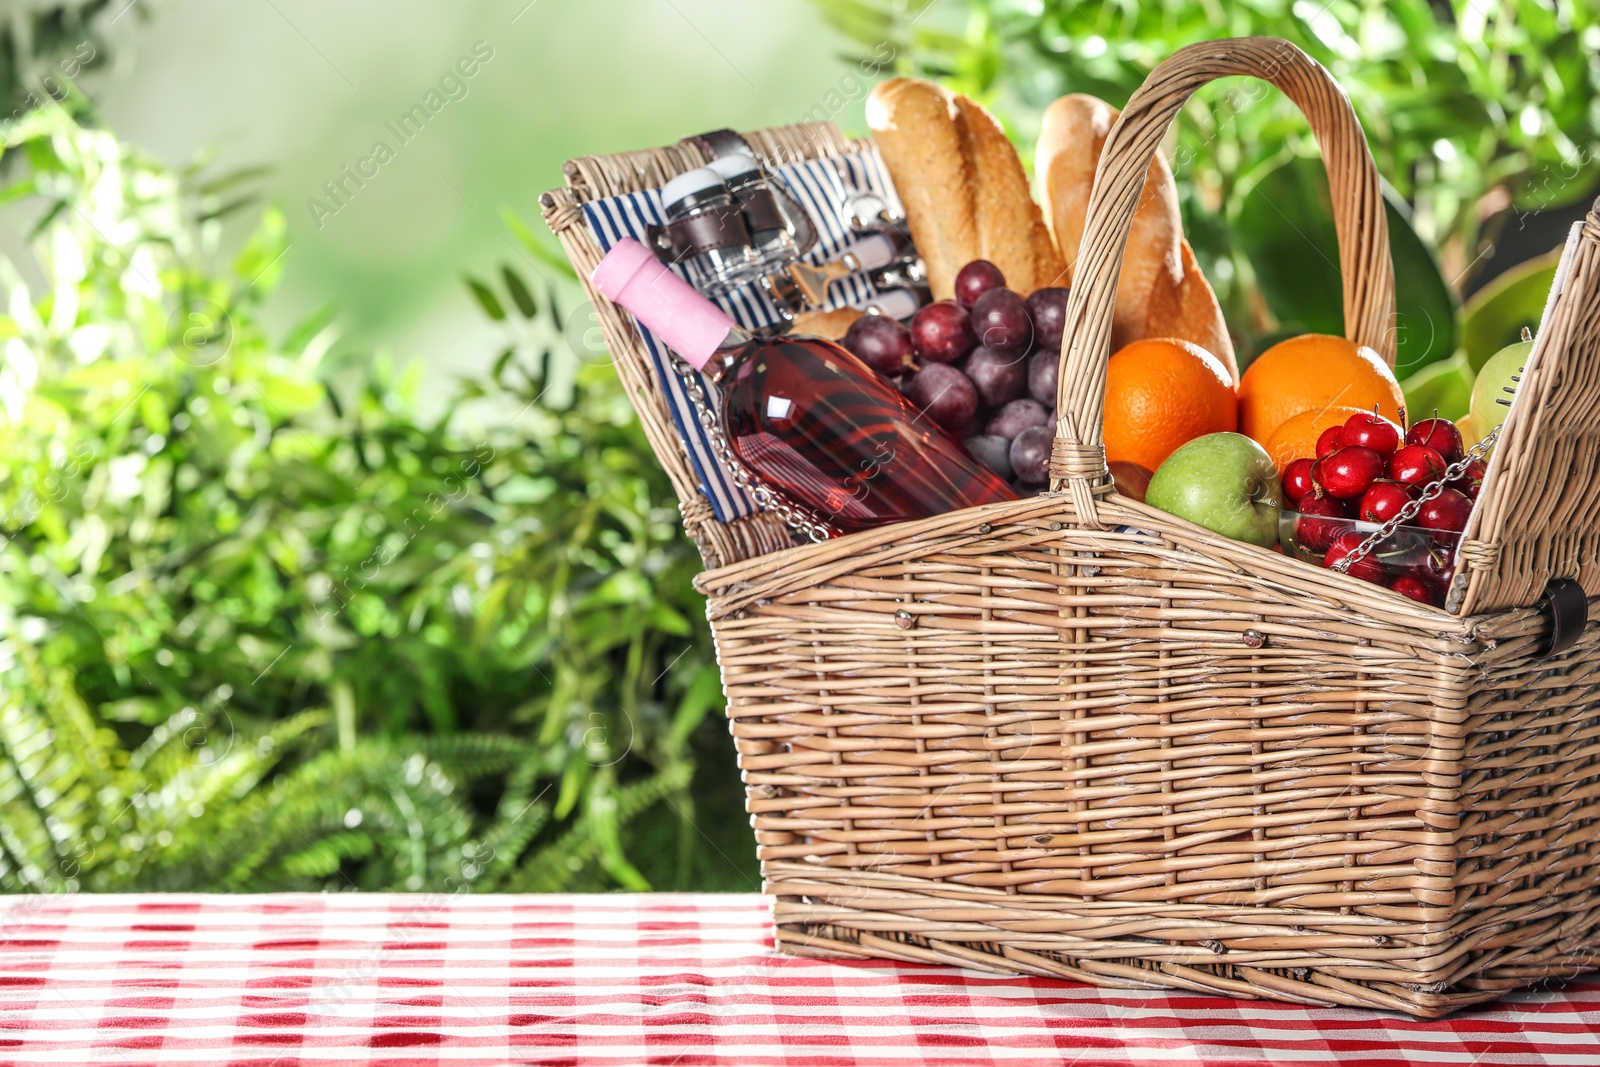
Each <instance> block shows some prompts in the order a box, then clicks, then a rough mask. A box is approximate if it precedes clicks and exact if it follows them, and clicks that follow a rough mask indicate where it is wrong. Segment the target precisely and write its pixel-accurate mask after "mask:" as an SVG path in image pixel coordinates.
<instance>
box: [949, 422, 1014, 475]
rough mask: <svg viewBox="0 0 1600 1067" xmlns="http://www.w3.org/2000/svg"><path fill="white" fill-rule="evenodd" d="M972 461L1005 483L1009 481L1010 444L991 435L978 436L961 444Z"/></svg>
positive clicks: (1001, 438)
mask: <svg viewBox="0 0 1600 1067" xmlns="http://www.w3.org/2000/svg"><path fill="white" fill-rule="evenodd" d="M961 443H962V445H963V446H965V448H966V450H967V452H968V454H969V455H971V456H972V458H973V459H975V460H977V461H978V462H979V463H982V464H983V465H984V466H985V467H988V468H989V469H990V470H992V471H994V472H995V473H996V474H998V475H999V476H1000V477H1002V478H1004V479H1005V480H1006V481H1008V482H1009V481H1010V480H1011V442H1010V441H1007V440H1006V439H1005V438H1004V437H996V436H994V435H993V434H987V433H985V434H979V435H978V436H976V437H969V438H967V439H966V440H965V441H963V442H961Z"/></svg>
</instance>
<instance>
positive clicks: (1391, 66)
mask: <svg viewBox="0 0 1600 1067" xmlns="http://www.w3.org/2000/svg"><path fill="white" fill-rule="evenodd" d="M815 2H816V3H817V4H818V5H819V7H820V8H821V9H822V11H823V12H824V13H825V14H826V15H827V16H828V18H829V19H830V21H832V22H833V23H834V24H835V25H836V26H838V27H839V28H840V29H842V30H843V31H844V32H845V33H846V34H848V35H849V36H850V37H851V38H852V39H853V40H854V41H856V42H857V43H859V44H860V45H861V46H862V47H863V48H864V49H866V50H868V51H870V50H872V49H874V48H876V47H878V46H879V44H880V43H882V42H889V43H890V44H891V45H893V46H894V47H895V49H896V53H897V55H898V56H899V57H900V63H901V66H902V68H903V69H904V70H906V71H908V72H912V73H919V74H923V75H927V76H932V77H937V78H940V79H942V80H944V81H945V82H947V83H948V84H951V85H954V86H956V87H958V88H961V89H963V90H965V91H968V92H970V93H973V94H974V95H976V96H978V97H979V98H980V99H983V100H985V101H986V102H988V103H990V104H991V105H993V106H994V107H995V108H996V109H997V110H998V111H999V112H1000V114H1001V115H1002V116H1003V117H1004V118H1005V119H1006V120H1007V121H1008V124H1009V125H1010V127H1011V132H1012V134H1013V136H1015V137H1016V138H1017V140H1018V142H1019V144H1021V145H1023V146H1025V151H1031V146H1032V144H1033V141H1034V138H1035V135H1036V134H1037V123H1038V116H1039V114H1040V112H1041V111H1042V110H1043V108H1044V107H1045V106H1046V105H1047V104H1048V103H1049V102H1050V101H1052V100H1054V99H1055V98H1056V97H1057V96H1060V95H1062V94H1063V93H1070V92H1087V93H1093V94H1095V95H1096V96H1099V97H1101V98H1103V99H1105V100H1107V101H1109V102H1110V103H1112V104H1114V105H1116V106H1118V107H1120V106H1122V105H1123V104H1124V103H1126V102H1127V99H1128V97H1129V96H1130V95H1131V94H1132V93H1133V91H1134V89H1136V88H1137V87H1138V85H1139V84H1140V83H1141V82H1142V81H1143V80H1144V77H1145V75H1146V74H1147V73H1148V72H1149V70H1150V68H1151V67H1153V66H1155V64H1157V63H1158V62H1160V61H1161V60H1162V59H1164V58H1166V57H1167V56H1168V55H1170V54H1171V53H1172V52H1173V51H1175V50H1176V49H1178V48H1180V47H1182V46H1184V45H1187V44H1191V43H1194V42H1197V41H1207V40H1213V39H1216V38H1220V37H1244V36H1253V35H1268V36H1274V37H1281V38H1285V39H1287V40H1289V41H1291V42H1293V43H1294V44H1296V45H1298V46H1299V47H1300V48H1303V49H1304V50H1305V51H1307V52H1308V53H1310V54H1311V55H1312V56H1313V57H1314V58H1316V59H1317V60H1318V61H1319V62H1321V63H1322V64H1323V65H1325V66H1326V67H1327V68H1328V69H1329V70H1330V71H1331V72H1332V74H1333V75H1334V77H1336V78H1337V79H1338V80H1339V82H1340V83H1341V84H1342V85H1343V86H1344V87H1345V89H1346V91H1347V92H1348V93H1349V95H1350V99H1351V101H1352V103H1353V104H1354V106H1355V109H1356V112H1357V114H1358V116H1359V117H1360V119H1361V122H1362V124H1363V126H1364V127H1365V129H1366V131H1367V136H1368V140H1369V142H1370V144H1371V146H1372V151H1373V155H1374V157H1375V159H1376V161H1377V165H1378V169H1379V171H1380V172H1381V173H1382V175H1383V176H1384V178H1385V179H1387V181H1388V183H1389V184H1390V186H1391V187H1392V189H1391V192H1392V193H1393V196H1392V198H1391V205H1392V207H1393V208H1394V209H1395V210H1392V211H1391V214H1390V222H1391V225H1392V226H1394V227H1395V228H1396V229H1397V242H1396V243H1397V247H1396V259H1397V262H1399V263H1400V264H1401V265H1403V266H1408V267H1409V268H1411V269H1409V270H1407V271H1403V272H1401V274H1400V285H1399V288H1400V293H1399V304H1400V308H1401V311H1402V313H1403V314H1405V313H1406V312H1407V309H1408V307H1409V308H1410V309H1411V313H1410V316H1409V320H1407V319H1403V320H1402V321H1401V323H1400V324H1399V325H1400V328H1401V329H1402V331H1403V333H1402V335H1401V338H1400V342H1401V343H1400V346H1399V347H1400V348H1401V350H1402V351H1401V360H1400V365H1401V367H1402V373H1403V372H1404V371H1405V370H1410V369H1415V368H1418V367H1421V366H1423V365H1424V364H1426V363H1429V362H1431V361H1434V360H1439V359H1445V358H1447V357H1449V356H1450V355H1451V352H1452V350H1453V347H1454V329H1455V324H1454V323H1453V322H1452V321H1428V319H1427V318H1425V316H1426V315H1429V314H1432V315H1438V314H1439V313H1440V312H1439V307H1440V304H1439V292H1440V290H1441V288H1442V283H1441V282H1440V281H1439V280H1438V278H1437V277H1424V278H1421V279H1420V280H1419V279H1418V277H1417V274H1416V273H1415V272H1416V271H1418V270H1420V271H1421V272H1422V273H1423V274H1431V275H1435V276H1437V274H1438V273H1439V272H1438V270H1437V268H1435V269H1434V270H1432V271H1429V270H1428V269H1427V265H1426V262H1425V260H1424V261H1419V260H1418V259H1417V257H1416V256H1415V255H1412V254H1410V253H1411V252H1413V251H1414V249H1405V248H1401V247H1400V245H1401V244H1410V243H1411V241H1410V239H1409V238H1408V237H1407V236H1406V235H1405V233H1404V232H1403V231H1404V229H1405V227H1406V225H1407V224H1409V226H1410V227H1411V228H1414V230H1415V232H1416V235H1417V237H1418V238H1420V241H1419V242H1417V246H1418V247H1420V248H1422V249H1423V250H1424V256H1425V255H1426V249H1430V248H1431V249H1434V250H1436V252H1437V253H1438V255H1439V257H1440V259H1441V261H1442V263H1443V279H1444V281H1446V282H1448V283H1449V287H1450V288H1451V289H1453V290H1455V291H1456V292H1457V293H1459V292H1460V287H1461V286H1463V285H1465V284H1466V283H1467V282H1468V281H1469V280H1470V279H1471V277H1472V275H1471V271H1472V269H1473V266H1474V264H1475V263H1476V262H1477V261H1478V258H1479V254H1480V252H1481V251H1482V248H1483V244H1484V242H1485V241H1492V240H1493V239H1494V237H1495V234H1494V232H1493V227H1494V226H1498V225H1504V224H1505V223H1506V222H1507V221H1508V220H1511V221H1514V220H1515V217H1516V216H1515V212H1516V211H1527V210H1538V209H1543V208H1551V207H1558V206H1561V205H1563V204H1567V203H1572V202H1575V201H1577V200H1579V199H1581V198H1582V197H1584V195H1585V194H1588V193H1591V192H1592V189H1593V186H1594V184H1595V179H1596V176H1597V174H1600V171H1597V168H1596V167H1595V166H1594V162H1595V158H1596V153H1597V150H1600V10H1597V9H1596V8H1595V7H1594V6H1593V5H1591V4H1586V3H1583V2H1581V0H1507V2H1505V3H1495V4H1486V3H1481V2H1479V0H1449V2H1444V0H1438V2H1429V0H1332V2H1329V3H1323V2H1320V0H1318V2H1315V3H1308V2H1302V0H1224V2H1214V3H1192V2H1189V0H1153V2H1137V0H1117V2H1109V0H1082V2H1080V0H962V2H959V3H941V4H931V3H928V2H927V0H913V2H911V3H906V2H903V0H815ZM1184 115H1185V118H1184V119H1183V120H1181V121H1180V122H1178V123H1177V124H1176V125H1177V132H1176V139H1175V143H1174V145H1173V146H1172V147H1173V158H1174V170H1175V172H1176V175H1177V178H1178V182H1179V191H1180V196H1181V198H1182V205H1183V211H1184V225H1185V230H1186V232H1187V234H1188V236H1189V238H1190V241H1191V243H1192V244H1193V245H1194V247H1195V253H1196V255H1197V257H1198V258H1199V260H1200V262H1201V266H1202V267H1203V268H1204V270H1205V271H1206V274H1207V277H1208V278H1209V279H1210V280H1211V282H1212V283H1213V285H1214V286H1215V287H1216V289H1217V291H1218V295H1219V297H1220V298H1221V299H1222V301H1223V308H1224V311H1225V312H1226V314H1227V316H1228V321H1229V324H1230V326H1231V327H1232V328H1233V329H1234V330H1235V331H1236V332H1237V333H1238V334H1239V335H1240V337H1241V340H1242V345H1241V348H1242V350H1243V352H1244V353H1245V354H1246V355H1247V356H1248V355H1249V354H1252V353H1253V352H1255V351H1258V350H1259V348H1260V347H1261V344H1262V343H1264V342H1265V341H1266V340H1269V339H1270V338H1271V337H1272V336H1273V335H1274V334H1276V333H1277V332H1278V331H1280V330H1287V331H1294V332H1298V330H1300V329H1301V328H1306V327H1309V328H1324V324H1323V321H1322V320H1324V319H1325V318H1326V315H1325V310H1326V306H1327V302H1328V301H1327V297H1328V293H1327V292H1326V290H1327V289H1328V288H1329V287H1330V284H1334V285H1335V288H1334V293H1333V295H1334V296H1335V298H1336V296H1337V289H1336V272H1335V282H1334V283H1330V280H1329V278H1328V277H1327V276H1326V275H1327V272H1325V271H1324V272H1320V273H1319V272H1316V271H1306V270H1304V269H1303V268H1304V266H1305V264H1306V263H1308V262H1313V261H1314V260H1315V258H1316V257H1318V256H1327V255H1329V253H1330V251H1331V249H1330V247H1329V246H1328V245H1327V243H1326V239H1325V238H1322V239H1315V238H1313V237H1312V236H1310V231H1311V230H1315V229H1319V228H1322V227H1323V224H1324V221H1325V220H1326V219H1328V218H1329V215H1328V208H1327V205H1326V204H1325V203H1323V202H1320V201H1319V199H1318V194H1317V192H1316V190H1314V189H1311V190H1305V192H1306V196H1305V197H1303V198H1301V199H1303V200H1304V201H1305V202H1304V203H1301V202H1300V200H1298V199H1297V200H1296V201H1295V206H1296V207H1297V208H1300V209H1303V210H1305V211H1309V212H1310V215H1309V216H1303V215H1300V214H1294V213H1292V212H1291V214H1294V222H1293V224H1292V225H1294V226H1296V227H1298V228H1300V229H1303V230H1307V234H1306V235H1304V236H1305V239H1304V240H1299V241H1295V240H1293V239H1292V237H1291V238H1290V239H1288V240H1285V239H1283V238H1282V233H1283V231H1285V229H1286V226H1287V225H1289V224H1287V223H1286V222H1285V216H1284V215H1282V214H1280V213H1278V212H1274V211H1269V210H1260V208H1261V203H1260V198H1254V202H1253V200H1252V198H1251V197H1250V196H1249V195H1248V194H1249V193H1250V192H1251V190H1253V189H1261V188H1265V187H1270V186H1272V185H1274V184H1276V185H1278V186H1282V185H1284V184H1287V183H1288V180H1289V179H1288V177H1287V176H1286V175H1284V176H1277V177H1276V178H1275V177H1274V176H1273V172H1275V171H1277V170H1278V169H1279V168H1282V167H1285V166H1294V165H1295V157H1304V156H1313V155H1315V146H1314V144H1313V143H1312V140H1311V138H1310V136H1309V133H1308V130H1307V128H1306V124H1305V121H1304V119H1303V118H1302V117H1301V116H1300V115H1299V114H1298V113H1296V111H1295V109H1294V106H1293V105H1292V104H1290V103H1289V101H1288V100H1287V99H1286V98H1284V97H1283V96H1282V95H1281V94H1279V93H1276V92H1272V91H1270V90H1268V89H1267V88H1266V87H1265V86H1263V85H1259V84H1256V83H1252V82H1246V81H1240V80H1237V79H1228V80H1225V81H1223V82H1220V83H1214V84H1213V85H1211V86H1208V87H1206V88H1205V89H1203V90H1201V91H1200V93H1198V94H1197V95H1196V97H1195V99H1194V100H1193V101H1192V102H1191V103H1190V104H1188V105H1187V106H1186V108H1185V111H1184ZM1325 199H1326V192H1325V191H1323V192H1322V193H1321V200H1322V201H1325ZM1402 201H1403V202H1404V203H1405V204H1406V205H1408V206H1406V207H1405V208H1404V209H1403V210H1401V202H1402ZM1497 205H1498V206H1499V207H1502V208H1509V209H1510V210H1509V211H1500V212H1499V213H1498V214H1496V212H1495V208H1496V206H1497ZM1285 210H1287V209H1285ZM1302 218H1306V219H1307V221H1308V222H1309V223H1310V224H1311V225H1310V226H1309V227H1308V226H1306V225H1304V224H1302V223H1301V221H1300V220H1301V219H1302ZM1486 225H1488V226H1489V227H1490V230H1488V231H1486V230H1485V226H1486ZM1326 228H1327V230H1328V231H1329V232H1331V225H1328V226H1327V227H1326ZM1274 231H1277V232H1276V233H1275V232H1274ZM1253 239H1254V241H1253ZM1252 243H1253V245H1254V247H1252ZM1252 251H1254V252H1255V253H1256V254H1252ZM1285 257H1287V258H1285ZM1337 261H1338V258H1337V255H1336V254H1334V255H1333V256H1332V262H1333V263H1337ZM1290 268H1292V269H1290ZM1271 278H1277V279H1280V280H1281V279H1283V278H1288V279H1302V281H1301V283H1300V284H1299V285H1298V286H1285V285H1281V284H1280V285H1277V286H1276V289H1275V291H1273V292H1270V293H1262V291H1261V289H1260V288H1259V287H1258V282H1263V281H1266V280H1268V279H1271ZM1269 288H1270V287H1269ZM1258 293H1262V295H1263V296H1265V299H1259V298H1258V295H1257V294H1258ZM1441 336H1443V337H1444V338H1445V340H1443V341H1441V340H1439V338H1440V337H1441Z"/></svg>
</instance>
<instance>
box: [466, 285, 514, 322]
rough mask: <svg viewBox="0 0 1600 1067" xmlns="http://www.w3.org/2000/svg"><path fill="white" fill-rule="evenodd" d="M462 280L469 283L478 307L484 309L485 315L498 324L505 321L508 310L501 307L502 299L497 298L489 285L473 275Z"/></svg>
mask: <svg viewBox="0 0 1600 1067" xmlns="http://www.w3.org/2000/svg"><path fill="white" fill-rule="evenodd" d="M462 280H463V281H465V282H466V283H467V288H468V289H470V290H472V295H473V296H474V297H476V298H477V301H478V306H479V307H481V308H483V313H484V314H485V315H488V316H489V317H490V318H491V319H493V320H494V321H496V322H504V321H505V319H506V309H505V308H504V307H501V306H500V298H499V297H497V296H495V295H494V293H493V292H492V291H491V290H490V289H489V287H488V286H487V285H484V284H483V283H482V282H480V281H478V279H476V278H474V277H472V276H471V275H467V276H464V277H463V279H462Z"/></svg>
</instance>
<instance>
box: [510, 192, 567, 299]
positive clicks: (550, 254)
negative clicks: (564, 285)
mask: <svg viewBox="0 0 1600 1067" xmlns="http://www.w3.org/2000/svg"><path fill="white" fill-rule="evenodd" d="M500 220H501V221H502V222H504V223H505V224H506V229H508V230H510V231H511V232H512V233H514V234H516V237H517V240H518V241H520V242H521V243H522V247H524V248H526V249H527V250H528V251H529V252H530V253H531V254H532V255H533V258H534V259H537V260H538V261H539V262H540V263H543V264H544V265H545V266H547V267H551V268H553V269H554V270H555V272H556V274H557V276H559V277H563V278H566V279H567V280H569V281H574V282H575V281H577V280H578V272H577V271H575V270H573V269H572V264H571V263H570V262H568V260H567V257H566V255H565V253H562V252H560V251H552V250H551V249H550V248H549V247H548V246H546V244H545V243H544V240H542V239H541V238H540V237H539V236H538V235H536V234H535V233H534V232H533V230H531V229H529V228H528V224H527V223H525V222H523V221H522V218H521V217H520V216H519V215H517V213H516V212H514V211H512V210H511V209H510V208H507V209H505V210H503V211H501V212H500ZM536 273H540V276H541V277H543V274H542V273H541V272H536ZM545 281H546V282H550V279H549V278H545ZM552 284H553V283H552Z"/></svg>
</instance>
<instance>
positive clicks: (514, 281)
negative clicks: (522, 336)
mask: <svg viewBox="0 0 1600 1067" xmlns="http://www.w3.org/2000/svg"><path fill="white" fill-rule="evenodd" d="M500 276H501V277H502V278H504V279H505V283H506V292H508V293H510V294H511V302H512V303H513V304H515V305H517V310H518V311H520V312H522V317H523V318H525V319H531V318H533V317H534V316H535V315H537V314H539V305H538V304H536V303H534V300H533V293H532V292H531V291H529V289H528V286H527V284H526V283H525V282H524V281H523V280H522V276H521V275H519V274H518V273H517V272H516V271H514V270H512V269H511V267H510V266H509V265H506V266H502V267H501V268H500Z"/></svg>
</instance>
